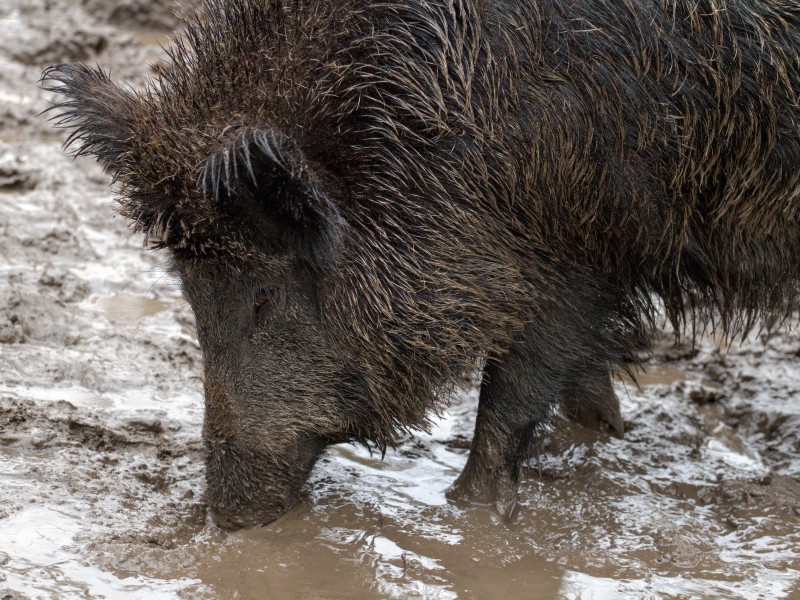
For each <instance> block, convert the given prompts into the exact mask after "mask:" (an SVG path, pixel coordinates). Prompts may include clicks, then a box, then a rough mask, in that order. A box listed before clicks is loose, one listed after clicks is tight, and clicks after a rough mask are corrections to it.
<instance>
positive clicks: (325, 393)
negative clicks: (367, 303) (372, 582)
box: [46, 65, 385, 528]
mask: <svg viewBox="0 0 800 600" xmlns="http://www.w3.org/2000/svg"><path fill="white" fill-rule="evenodd" d="M46 76H47V77H48V78H49V79H50V80H52V81H58V82H60V83H61V85H59V86H57V87H55V88H54V89H56V90H58V91H59V92H61V93H63V94H65V95H66V96H67V98H68V100H67V101H66V102H64V103H63V104H61V105H59V106H60V108H61V110H62V113H61V120H62V124H66V125H73V124H76V123H75V122H76V121H77V127H76V129H75V131H74V133H73V135H72V137H71V138H70V140H69V141H70V142H74V141H78V142H79V143H80V147H79V149H78V151H77V153H78V154H90V155H93V156H95V157H96V158H98V160H99V161H100V162H101V163H102V164H103V165H104V166H105V167H106V168H107V170H109V171H110V172H111V173H112V174H113V176H114V177H115V178H116V179H117V180H118V181H121V182H122V198H121V199H120V203H121V212H122V213H123V214H124V215H126V216H128V217H130V218H131V219H132V220H133V222H134V223H135V225H136V227H137V228H138V229H139V230H142V231H144V232H145V234H146V239H147V242H148V245H149V246H150V247H163V248H166V249H168V250H169V254H170V262H171V266H172V269H173V271H174V272H175V273H176V274H177V276H178V277H179V278H180V281H181V283H182V288H183V291H184V294H185V296H186V298H187V299H188V301H189V303H190V305H191V307H192V309H193V311H194V314H195V317H196V323H197V332H198V339H199V342H200V346H201V348H202V351H203V356H204V363H205V398H206V413H205V423H204V429H203V437H204V443H205V449H206V464H207V481H208V489H207V500H208V503H209V506H210V509H211V512H212V515H213V516H214V518H215V520H216V521H217V523H219V524H220V525H223V526H226V527H231V528H234V527H239V526H247V525H253V524H260V523H266V522H269V521H271V520H273V519H275V518H277V517H278V516H280V515H281V514H282V513H284V512H285V511H286V510H288V509H289V508H290V507H291V506H292V505H293V504H294V503H295V502H296V501H297V499H298V496H299V493H300V488H301V485H302V484H303V482H304V481H305V480H306V478H307V477H308V475H309V472H310V470H311V468H312V466H313V464H314V462H315V461H316V459H317V458H318V457H319V455H320V453H321V452H322V450H323V449H324V448H325V446H327V445H328V444H331V443H335V442H339V441H343V440H351V439H367V438H370V439H375V438H377V439H379V440H380V439H383V437H385V436H382V434H381V432H374V431H369V427H370V426H369V423H374V422H376V418H375V415H374V414H372V413H373V412H374V410H375V407H374V406H372V405H370V404H368V403H367V400H366V394H365V390H364V382H363V381H362V379H361V377H360V376H359V375H358V374H357V373H356V372H355V370H354V369H353V368H352V357H351V356H348V353H347V352H344V351H342V349H341V348H340V347H337V346H336V345H334V343H333V342H332V340H331V335H330V334H329V332H328V327H327V326H326V323H325V318H324V315H323V312H322V303H321V301H320V295H321V294H325V293H326V287H328V286H330V285H334V284H335V282H332V278H331V276H330V275H331V273H333V272H334V271H335V270H336V266H337V257H338V255H339V253H340V247H341V245H342V243H343V236H344V232H345V230H346V227H347V225H346V223H345V221H344V219H343V218H342V216H341V215H340V213H339V210H338V209H337V207H336V204H335V203H334V201H333V200H332V199H331V197H330V196H329V195H328V191H326V190H325V189H324V188H323V179H324V177H325V176H324V174H322V175H320V174H318V173H315V170H314V167H313V165H312V164H311V163H310V161H309V160H308V159H307V158H306V157H305V156H304V154H303V152H302V151H301V149H300V148H298V147H297V145H296V144H295V143H294V141H293V140H292V139H290V138H289V137H287V136H286V135H284V134H283V133H282V132H281V131H280V130H278V129H276V128H273V127H269V126H267V127H259V126H247V127H245V126H239V125H227V126H225V127H220V128H218V129H217V135H216V136H205V137H204V139H203V142H202V143H201V144H195V141H194V140H192V139H191V137H192V136H193V135H194V132H184V133H183V138H182V136H181V134H178V135H176V137H174V138H172V139H171V140H170V141H169V142H168V143H169V144H171V145H173V147H172V149H171V150H169V151H165V150H164V149H163V148H159V147H158V144H159V142H158V141H157V140H163V138H162V137H161V136H159V135H158V134H157V132H154V131H150V132H148V131H147V125H149V124H151V123H150V121H151V120H152V121H153V123H152V126H154V127H157V126H158V124H157V119H152V117H153V112H151V111H152V106H149V107H148V105H147V101H146V100H145V99H144V98H143V97H142V96H140V95H137V94H136V93H133V92H131V91H128V90H125V89H123V88H120V87H118V86H116V85H114V84H113V83H112V82H111V81H110V80H109V79H108V78H107V77H106V75H105V74H103V73H102V72H101V71H97V70H93V69H89V68H87V67H84V66H81V65H59V66H57V67H53V68H52V69H50V70H49V71H48V73H47V74H46ZM161 143H167V142H165V141H162V142H161ZM182 143H183V144H186V145H187V146H188V145H189V144H195V145H193V146H191V147H190V148H188V149H187V148H186V147H181V144H182ZM165 156H166V158H165ZM187 156H188V157H191V158H190V159H189V160H188V161H187ZM170 161H171V163H172V164H169V163H170ZM187 162H188V163H189V164H188V165H187ZM158 163H162V164H158ZM164 163H167V164H164ZM328 187H330V188H332V189H336V184H335V182H332V183H330V185H329V186H328Z"/></svg>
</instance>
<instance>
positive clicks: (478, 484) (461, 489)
mask: <svg viewBox="0 0 800 600" xmlns="http://www.w3.org/2000/svg"><path fill="white" fill-rule="evenodd" d="M535 359H536V357H533V356H531V355H530V353H529V352H525V351H524V349H523V348H521V347H515V348H512V349H511V350H510V351H509V352H508V353H507V354H504V355H503V356H502V357H500V358H499V359H497V358H490V359H489V360H487V363H486V367H485V368H484V372H483V380H482V381H481V389H480V400H479V403H478V417H477V420H476V423H475V434H474V436H473V438H472V447H471V449H470V453H469V457H468V458H467V464H466V466H465V467H464V470H463V471H462V473H461V475H459V477H458V479H457V480H456V481H455V483H454V484H453V485H452V487H451V488H450V489H449V490H448V492H447V497H448V498H450V499H451V500H470V501H474V502H480V503H486V504H490V503H495V504H496V505H497V507H498V509H499V510H500V512H501V513H502V514H504V515H506V516H510V515H511V513H512V512H513V510H514V506H515V505H516V493H517V484H518V483H519V473H520V466H521V463H522V461H523V460H524V459H525V458H526V457H527V456H528V453H529V450H530V448H531V443H532V442H533V439H534V435H535V428H536V425H537V424H543V423H546V422H547V420H548V419H549V418H550V417H551V415H552V413H553V410H554V409H555V407H557V406H558V404H559V402H560V400H561V398H560V395H559V392H560V390H559V389H558V386H554V385H551V384H552V383H553V382H552V381H551V378H549V377H547V376H545V375H546V373H543V370H542V368H541V367H542V366H543V365H542V363H541V361H538V360H535Z"/></svg>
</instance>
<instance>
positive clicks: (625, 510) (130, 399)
mask: <svg viewBox="0 0 800 600" xmlns="http://www.w3.org/2000/svg"><path fill="white" fill-rule="evenodd" d="M171 6H172V5H171V3H166V2H163V3H162V2H156V1H155V0H137V1H135V2H123V1H121V0H108V1H103V2H100V1H99V0H97V1H96V0H82V1H80V2H78V1H77V0H76V1H73V2H70V1H68V0H0V307H2V308H0V598H201V599H202V598H209V599H211V598H415V597H416V598H446V599H450V598H510V599H516V598H521V599H522V598H530V599H536V598H563V599H578V598H586V599H589V598H592V599H594V598H603V599H604V598H747V599H756V598H763V599H773V598H800V401H798V398H799V397H800V368H798V367H799V366H800V365H799V364H798V360H800V358H798V357H800V337H799V336H798V333H797V331H794V332H791V333H787V334H785V335H782V336H777V337H775V338H773V339H771V340H762V339H758V338H756V339H753V340H750V341H748V342H747V343H745V344H742V345H741V346H737V347H734V348H732V349H731V350H730V351H728V352H721V351H720V350H719V349H718V348H717V346H716V344H714V343H713V342H712V341H710V340H705V339H704V340H701V341H700V343H699V344H698V345H697V347H695V348H690V347H686V346H681V347H675V346H673V345H672V343H671V338H670V337H669V335H667V334H665V335H664V337H663V339H662V340H660V341H659V343H658V344H657V348H656V352H655V356H654V357H653V358H652V359H651V360H650V361H649V362H648V364H647V370H646V372H645V373H643V374H640V375H639V376H638V377H637V381H638V383H639V385H640V386H641V387H637V386H636V385H635V384H634V383H633V382H631V381H626V382H623V381H620V382H618V384H617V392H618V393H619V394H620V397H621V400H622V407H623V413H624V418H625V424H626V429H627V433H626V436H625V439H624V440H618V439H613V438H607V437H605V436H603V435H599V436H598V435H595V434H592V433H589V432H585V431H580V430H578V429H577V428H575V427H574V426H571V425H567V424H564V423H561V422H558V423H557V424H556V426H555V427H554V429H553V431H552V432H550V433H549V434H548V435H547V436H546V437H547V439H546V441H545V442H544V444H543V445H542V448H541V449H540V450H539V452H538V454H537V455H536V456H535V457H532V458H531V461H530V465H529V468H528V469H527V472H526V474H525V482H524V484H523V486H522V489H521V491H520V506H519V510H518V513H517V515H516V518H515V519H514V520H513V521H512V522H511V523H503V522H501V521H500V520H499V519H498V518H497V516H496V515H495V514H494V512H493V511H492V510H490V509H489V508H487V507H472V508H464V507H460V506H456V505H453V504H450V503H448V502H447V501H446V500H445V497H444V490H445V489H446V488H447V486H448V485H449V484H450V483H451V482H452V481H453V479H454V478H455V477H456V475H457V474H458V472H459V470H460V469H461V467H462V466H463V464H464V462H465V460H466V453H467V450H466V448H467V447H468V443H469V439H470V436H471V431H472V426H473V420H474V414H475V403H476V399H475V394H474V392H473V391H467V392H464V393H463V394H461V395H459V396H458V397H457V398H455V399H454V401H453V403H452V406H451V408H450V410H449V412H448V414H446V415H443V416H442V417H441V418H440V419H439V420H438V421H437V423H436V426H435V428H434V429H433V430H432V431H430V432H428V433H420V434H419V435H416V436H414V437H410V438H409V439H407V440H406V441H405V442H404V443H403V444H402V445H401V446H400V447H399V448H398V449H397V450H394V451H390V452H388V453H387V455H386V457H385V459H383V460H381V457H380V456H375V455H370V454H369V453H368V452H367V451H365V450H363V449H361V448H357V447H352V446H337V447H334V448H331V449H330V450H329V451H328V452H327V454H326V455H325V457H324V458H323V459H322V460H321V461H320V463H319V464H318V466H317V467H316V468H315V470H314V472H313V474H312V477H311V480H310V482H309V485H308V487H307V493H306V496H305V498H304V499H303V500H302V502H301V503H300V505H299V506H298V507H297V508H295V509H294V510H293V511H291V512H290V513H289V514H288V515H286V516H285V517H284V518H282V519H280V520H279V521H277V522H275V523H273V524H271V525H269V526H267V527H263V528H260V529H254V530H249V531H242V532H236V533H226V532H223V531H221V530H219V529H217V528H216V527H215V526H214V525H213V524H212V523H211V521H210V519H209V518H208V517H207V514H206V509H205V506H204V504H203V500H202V495H203V488H204V480H203V466H202V453H201V446H200V429H201V424H202V384H201V381H200V377H201V373H202V364H201V358H200V353H199V348H198V346H197V342H196V339H195V332H194V325H193V319H192V315H191V311H190V309H189V308H188V306H187V305H186V303H185V302H184V301H183V300H182V299H181V296H180V292H179V290H178V289H177V287H176V284H175V282H174V281H172V280H171V279H170V278H169V277H168V275H167V274H166V273H165V272H164V270H163V268H162V261H163V257H162V256H159V255H158V254H154V253H148V252H143V251H142V250H141V246H140V244H141V241H140V240H139V239H137V238H136V237H135V236H130V235H129V234H128V232H127V231H126V228H125V224H124V223H123V222H122V220H121V219H120V218H115V217H114V213H113V200H112V194H111V193H110V192H109V190H108V186H107V179H106V177H105V176H103V174H102V173H101V172H100V170H99V168H97V167H96V165H94V164H92V163H89V162H86V161H83V160H77V161H74V162H73V161H72V160H71V159H69V158H67V157H65V156H64V155H63V153H62V152H61V150H60V148H59V145H60V142H61V139H62V138H63V134H61V133H58V132H53V131H51V130H50V129H49V128H48V126H47V124H46V123H45V121H44V119H43V118H39V117H37V114H38V113H39V112H40V111H41V110H42V109H43V108H44V107H45V106H46V105H47V100H48V97H47V94H45V93H43V92H42V91H41V90H40V89H39V88H38V87H37V85H36V80H37V79H38V77H39V75H40V73H41V69H42V68H43V67H44V66H47V65H48V64H51V63H55V62H59V61H63V60H68V59H73V58H77V59H81V60H86V61H88V62H91V63H95V62H98V63H100V64H102V65H104V66H106V67H111V69H112V73H113V75H114V77H116V78H118V79H124V80H125V81H128V82H130V83H131V84H132V85H139V84H140V83H141V81H142V77H143V76H144V75H146V74H147V73H148V72H149V69H150V67H148V64H154V63H157V61H159V60H161V59H162V51H161V49H160V47H159V46H158V45H157V44H155V43H153V42H155V41H159V42H163V40H164V36H165V35H167V34H168V32H169V30H170V29H171V28H172V27H174V26H175V21H174V19H173V17H172V16H171V13H170V10H171Z"/></svg>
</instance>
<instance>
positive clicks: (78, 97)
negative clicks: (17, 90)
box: [41, 64, 135, 177]
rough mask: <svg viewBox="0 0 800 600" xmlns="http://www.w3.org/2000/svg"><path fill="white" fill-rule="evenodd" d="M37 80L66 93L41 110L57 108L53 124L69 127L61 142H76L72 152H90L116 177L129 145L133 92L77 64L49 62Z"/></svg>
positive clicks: (48, 88) (86, 153)
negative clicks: (66, 135)
mask: <svg viewBox="0 0 800 600" xmlns="http://www.w3.org/2000/svg"><path fill="white" fill-rule="evenodd" d="M41 81H42V82H43V83H44V88H45V89H46V90H47V91H51V92H58V93H59V94H62V95H63V96H65V97H66V100H64V101H63V102H59V103H56V104H54V105H53V106H51V107H50V108H48V109H47V110H46V111H45V112H49V111H57V112H58V114H57V115H56V116H54V117H53V119H52V120H54V121H55V125H56V127H67V128H72V129H73V131H72V133H70V135H69V137H68V138H67V141H66V142H65V143H64V146H65V147H68V146H71V145H73V144H76V143H77V144H79V145H78V148H77V150H76V151H75V155H76V156H87V155H89V156H94V157H96V158H97V160H98V162H100V164H102V165H103V167H104V168H105V169H106V170H107V171H110V172H111V173H112V175H113V176H114V177H118V176H119V175H120V171H121V169H122V166H123V165H122V160H123V155H124V153H125V151H126V150H128V148H129V138H130V133H131V125H130V121H129V119H130V118H131V116H132V114H131V113H132V109H133V103H134V99H135V98H134V96H133V93H131V92H129V91H127V90H124V89H122V88H121V87H119V86H118V85H116V84H115V83H113V82H112V81H111V79H110V78H109V77H108V75H106V74H105V73H104V72H103V71H101V70H99V69H91V68H89V67H87V66H86V65H81V64H72V65H66V64H65V65H55V66H52V67H50V68H48V69H46V70H45V72H44V73H43V74H42V79H41Z"/></svg>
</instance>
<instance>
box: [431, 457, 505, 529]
mask: <svg viewBox="0 0 800 600" xmlns="http://www.w3.org/2000/svg"><path fill="white" fill-rule="evenodd" d="M445 496H446V497H447V499H448V500H450V501H452V502H455V503H457V504H479V505H487V506H494V507H495V509H496V510H497V512H498V513H499V514H500V516H501V517H502V518H503V519H504V520H506V521H510V520H511V519H512V518H513V517H514V514H515V513H516V508H517V481H515V480H513V479H512V478H511V477H510V476H509V474H508V473H507V472H504V470H502V469H501V470H496V471H494V472H492V471H489V470H482V469H480V468H479V467H476V466H475V463H474V461H471V460H468V461H467V465H466V466H465V467H464V471H463V472H462V473H461V475H459V476H458V479H456V481H455V482H454V483H453V485H451V486H450V487H449V488H448V489H447V491H446V492H445Z"/></svg>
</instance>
